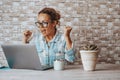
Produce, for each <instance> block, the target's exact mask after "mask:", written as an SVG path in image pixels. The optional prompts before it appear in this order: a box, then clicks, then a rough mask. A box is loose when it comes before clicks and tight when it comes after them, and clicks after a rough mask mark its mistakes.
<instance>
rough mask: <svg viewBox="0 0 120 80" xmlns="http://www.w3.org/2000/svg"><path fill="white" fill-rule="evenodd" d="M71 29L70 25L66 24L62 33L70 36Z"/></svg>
mask: <svg viewBox="0 0 120 80" xmlns="http://www.w3.org/2000/svg"><path fill="white" fill-rule="evenodd" d="M71 30H72V28H71V27H70V26H66V27H65V28H64V35H65V37H67V36H70V32H71Z"/></svg>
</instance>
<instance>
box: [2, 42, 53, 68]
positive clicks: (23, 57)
mask: <svg viewBox="0 0 120 80" xmlns="http://www.w3.org/2000/svg"><path fill="white" fill-rule="evenodd" d="M1 47H2V49H3V52H4V54H5V56H6V59H7V62H8V65H9V67H10V68H13V69H34V70H47V69H51V68H52V67H50V66H49V65H47V66H43V65H41V63H40V59H39V56H38V53H37V49H36V47H35V45H31V44H9V45H5V44H3V45H1Z"/></svg>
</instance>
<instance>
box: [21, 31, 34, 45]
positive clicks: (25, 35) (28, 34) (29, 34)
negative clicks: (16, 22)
mask: <svg viewBox="0 0 120 80" xmlns="http://www.w3.org/2000/svg"><path fill="white" fill-rule="evenodd" d="M31 37H32V31H30V30H25V31H24V32H23V42H24V43H29V41H30V39H31Z"/></svg>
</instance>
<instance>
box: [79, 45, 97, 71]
mask: <svg viewBox="0 0 120 80" xmlns="http://www.w3.org/2000/svg"><path fill="white" fill-rule="evenodd" d="M80 55H81V60H82V64H83V68H84V70H85V71H94V70H95V67H96V62H97V58H98V47H97V46H96V45H93V44H92V45H91V44H88V45H86V46H83V47H82V50H80Z"/></svg>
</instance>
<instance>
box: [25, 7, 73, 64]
mask: <svg viewBox="0 0 120 80" xmlns="http://www.w3.org/2000/svg"><path fill="white" fill-rule="evenodd" d="M59 20H60V14H59V13H58V12H57V11H55V10H54V9H53V8H44V9H42V10H41V11H40V12H39V13H38V21H37V22H35V24H36V26H37V27H38V29H39V33H38V34H33V32H32V31H30V30H27V31H25V32H24V38H23V41H24V43H33V44H35V45H36V48H37V52H38V54H39V58H40V61H41V64H42V65H50V66H53V61H54V60H55V59H57V58H59V57H60V56H61V54H62V53H63V54H65V57H64V58H65V59H66V60H67V61H69V62H73V61H74V51H73V47H72V41H71V38H70V32H71V30H72V28H71V27H65V29H64V34H61V33H59V32H58V31H57V29H56V26H57V25H59ZM58 53H60V54H58ZM58 56H59V57H58ZM61 58H63V57H61Z"/></svg>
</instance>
